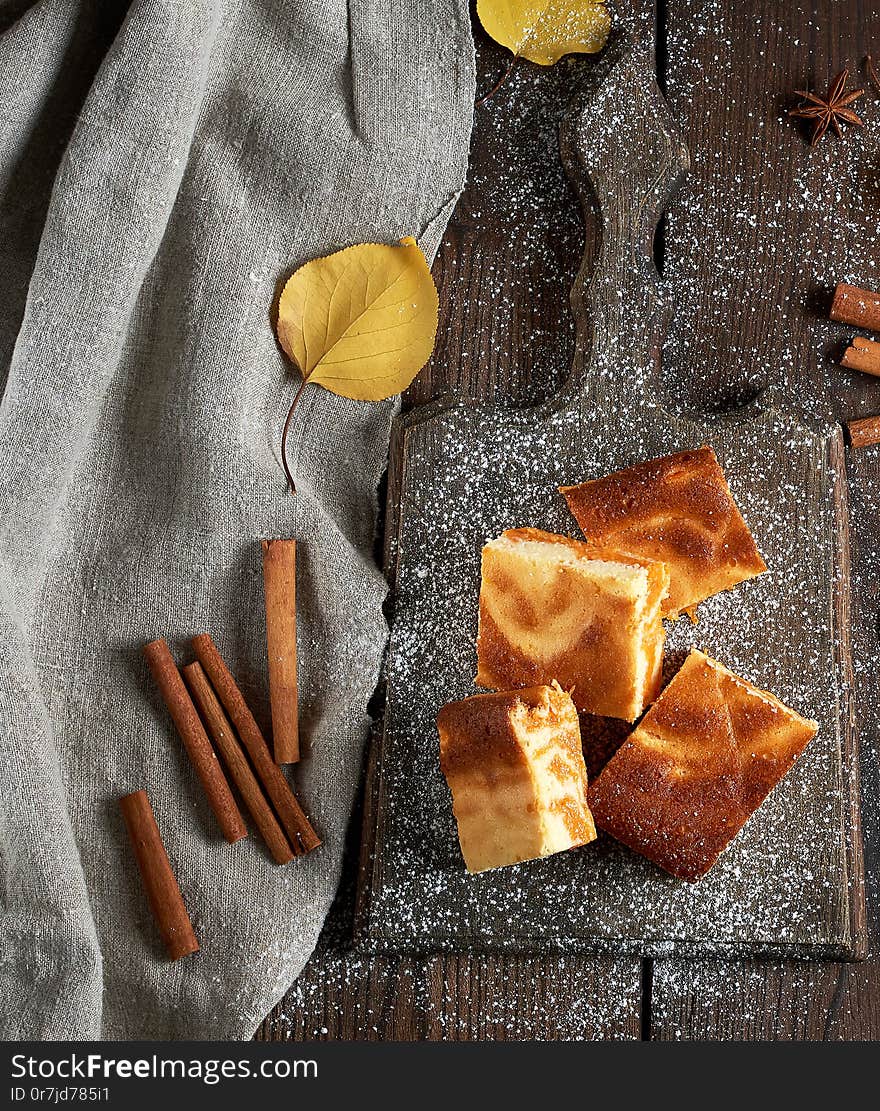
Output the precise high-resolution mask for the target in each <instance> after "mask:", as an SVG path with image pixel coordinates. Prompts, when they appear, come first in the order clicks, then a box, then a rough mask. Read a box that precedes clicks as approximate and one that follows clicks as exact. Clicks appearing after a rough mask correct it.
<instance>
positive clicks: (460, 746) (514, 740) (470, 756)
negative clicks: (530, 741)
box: [437, 684, 581, 777]
mask: <svg viewBox="0 0 880 1111" xmlns="http://www.w3.org/2000/svg"><path fill="white" fill-rule="evenodd" d="M519 707H523V708H524V709H525V710H526V711H527V712H531V713H532V714H534V715H535V716H536V717H540V718H541V719H542V722H543V724H546V725H549V726H554V725H555V726H559V725H562V724H567V725H569V726H573V727H574V734H572V733H571V732H568V733H565V734H562V733H560V736H561V737H562V738H563V743H568V744H569V746H571V745H573V744H575V742H574V741H572V740H571V737H572V736H575V737H576V738H577V741H576V747H577V752H578V754H580V751H581V750H580V735H579V724H578V716H577V711H576V710H575V708H574V705H573V704H572V701H571V698H570V697H569V696H568V695H567V694H566V693H565V691H563V690H561V689H560V688H559V686H558V685H556V684H554V685H553V686H545V685H543V684H541V685H539V686H534V687H524V688H522V689H521V690H515V691H493V692H492V693H490V694H475V695H472V696H471V697H470V698H463V699H462V700H461V701H460V702H449V703H447V705H445V706H444V707H443V708H442V709H441V711H440V713H439V714H438V715H437V729H438V731H439V733H440V766H441V768H442V769H443V774H444V775H446V776H447V777H448V776H450V775H454V774H455V773H456V771H458V770H460V769H462V768H463V769H465V770H467V771H468V772H470V770H471V768H472V767H473V765H474V764H475V763H482V764H487V763H490V762H495V763H499V764H508V765H517V764H521V763H523V762H524V756H523V751H522V746H521V744H520V741H519V737H518V735H517V732H516V730H515V728H514V726H513V723H512V715H513V714H514V712H515V711H516V710H517V708H519Z"/></svg>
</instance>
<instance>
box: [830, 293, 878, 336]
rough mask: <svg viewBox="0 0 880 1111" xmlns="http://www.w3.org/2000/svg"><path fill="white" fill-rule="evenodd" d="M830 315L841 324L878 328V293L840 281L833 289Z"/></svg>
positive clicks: (874, 329)
mask: <svg viewBox="0 0 880 1111" xmlns="http://www.w3.org/2000/svg"><path fill="white" fill-rule="evenodd" d="M830 315H831V319H832V320H839V321H840V322H841V323H842V324H853V325H855V327H857V328H870V329H871V331H877V330H880V293H872V292H871V291H870V290H868V289H859V287H858V286H855V285H847V284H846V283H845V282H841V283H840V284H839V285H838V287H837V288H836V289H835V291H834V300H833V301H832V302H831V313H830Z"/></svg>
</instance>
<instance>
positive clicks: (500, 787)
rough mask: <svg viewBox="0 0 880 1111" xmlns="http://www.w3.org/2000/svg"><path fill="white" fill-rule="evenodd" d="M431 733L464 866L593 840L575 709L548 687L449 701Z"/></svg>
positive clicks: (509, 860) (479, 867) (479, 868)
mask: <svg viewBox="0 0 880 1111" xmlns="http://www.w3.org/2000/svg"><path fill="white" fill-rule="evenodd" d="M437 730H438V732H439V734H440V764H441V767H442V769H443V774H444V775H445V776H446V780H447V782H448V784H449V789H450V791H451V792H452V807H453V811H454V813H455V818H456V821H457V822H458V839H459V843H460V845H461V851H462V855H463V856H464V860H465V864H466V865H467V869H468V871H469V872H483V871H485V870H486V869H488V868H500V867H502V866H504V865H506V864H516V863H518V862H519V861H522V860H533V859H536V858H538V857H544V856H549V855H550V854H551V853H558V852H562V851H564V850H565V849H570V848H573V847H574V846H576V845H586V844H587V843H588V842H589V841H593V840H594V839H595V837H596V827H595V826H594V824H593V819H592V816H591V814H590V811H589V808H588V807H587V798H586V794H587V769H586V767H585V766H584V757H583V753H582V751H581V734H580V727H579V724H578V715H577V710H576V709H575V706H574V703H573V702H572V700H571V698H570V697H569V696H568V695H567V694H566V693H565V691H564V690H562V688H561V687H560V686H559V684H558V683H552V684H550V685H549V686H537V687H528V688H526V689H525V690H519V691H503V692H501V693H498V694H478V695H475V696H474V697H472V698H465V699H464V700H463V701H461V702H451V703H449V705H447V706H444V707H443V709H442V710H441V711H440V714H439V715H438V718H437Z"/></svg>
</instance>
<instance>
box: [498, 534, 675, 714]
mask: <svg viewBox="0 0 880 1111" xmlns="http://www.w3.org/2000/svg"><path fill="white" fill-rule="evenodd" d="M668 583H669V576H668V574H667V571H666V568H665V567H664V565H663V564H662V563H657V562H654V561H652V560H649V559H643V558H641V557H639V556H632V555H620V554H619V553H617V552H612V551H608V550H605V549H602V548H598V547H595V546H591V545H587V544H585V543H584V542H583V541H580V540H571V539H569V538H568V537H567V536H557V535H556V534H555V533H550V532H542V531H541V530H540V529H532V528H519V529H509V530H508V531H507V532H504V533H502V534H501V536H499V537H498V538H497V539H495V540H492V541H491V542H490V543H489V544H487V545H486V546H485V547H484V548H483V560H482V581H481V585H480V626H479V633H478V635H477V662H478V669H477V677H476V681H477V684H478V685H479V686H481V687H491V688H494V689H496V690H507V689H512V688H516V687H527V686H532V685H533V684H536V683H549V682H550V681H551V680H553V679H555V680H557V681H558V682H559V683H560V684H561V685H562V686H563V687H564V688H565V689H566V690H569V691H570V692H571V697H572V699H573V700H574V704H575V706H576V707H577V708H578V709H579V710H582V711H584V712H585V713H591V714H601V715H603V716H605V717H618V718H624V719H625V720H626V721H635V719H636V718H637V717H638V716H639V714H641V713H642V711H643V710H644V708H645V706H646V705H647V704H648V703H649V702H650V701H651V699H652V698H653V697H654V696H655V694H656V693H657V691H658V690H659V684H660V673H661V667H662V658H663V640H664V632H663V622H662V621H661V619H660V604H661V601H662V599H663V596H664V594H665V593H666V589H667V586H668Z"/></svg>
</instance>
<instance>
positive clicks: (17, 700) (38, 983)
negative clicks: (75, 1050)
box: [0, 0, 474, 1039]
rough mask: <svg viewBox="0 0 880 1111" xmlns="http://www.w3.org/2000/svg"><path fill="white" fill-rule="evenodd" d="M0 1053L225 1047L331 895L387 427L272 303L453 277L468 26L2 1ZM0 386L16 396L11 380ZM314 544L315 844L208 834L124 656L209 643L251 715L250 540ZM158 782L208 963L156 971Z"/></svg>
mask: <svg viewBox="0 0 880 1111" xmlns="http://www.w3.org/2000/svg"><path fill="white" fill-rule="evenodd" d="M0 30H2V33H0V80H2V96H0V102H2V103H0V114H2V115H0V289H2V299H0V375H2V377H0V385H5V388H4V390H3V398H2V408H0V460H2V473H0V515H2V519H0V730H2V736H0V902H2V921H0V945H2V952H0V1009H2V1019H0V1036H3V1037H4V1038H6V1039H17V1038H46V1039H48V1038H97V1037H104V1038H144V1037H150V1038H184V1037H185V1038H190V1037H192V1038H240V1037H246V1036H248V1035H250V1034H251V1033H252V1032H253V1030H254V1028H255V1027H256V1026H257V1024H258V1023H259V1022H260V1020H261V1019H262V1018H263V1016H264V1015H265V1013H266V1012H267V1011H268V1010H269V1009H270V1008H271V1006H272V1005H273V1003H274V1002H275V1001H276V1000H277V999H278V998H279V997H280V996H281V995H282V994H283V993H284V991H285V989H286V988H287V987H288V986H289V985H290V983H291V981H292V980H293V979H294V978H295V976H296V975H297V973H298V972H299V970H300V968H301V967H302V965H303V964H304V962H305V961H306V959H307V957H308V955H309V953H310V951H311V950H312V948H313V945H314V943H315V941H316V938H317V935H318V933H319V931H320V928H321V924H322V921H323V918H324V915H325V913H326V910H327V908H328V905H329V903H330V901H331V898H332V896H333V894H334V890H335V887H336V884H337V880H338V873H339V867H340V856H341V851H342V845H343V838H344V834H345V829H346V824H347V822H348V819H349V814H350V808H351V804H352V800H353V797H354V794H355V790H356V786H357V779H358V774H359V770H360V764H361V755H362V746H363V742H364V739H365V736H366V732H367V727H368V717H367V713H366V707H367V702H368V699H369V698H370V695H371V693H372V692H373V690H374V687H375V684H376V680H377V673H378V670H379V667H380V662H381V656H382V651H383V646H384V642H385V635H386V629H385V623H384V620H383V615H382V610H381V606H382V601H383V597H384V594H385V587H384V582H383V578H382V575H381V574H380V571H379V569H378V568H377V566H376V565H375V562H374V559H373V557H372V545H373V539H374V530H375V519H376V494H375V491H376V485H377V481H378V479H379V477H380V475H381V473H382V470H383V467H384V464H385V459H386V453H387V443H388V433H389V424H390V420H391V418H392V415H393V411H394V403H392V402H387V403H383V404H377V405H370V404H363V403H357V402H350V401H346V400H343V399H340V398H337V397H334V396H332V395H331V394H329V393H326V392H324V391H322V390H320V389H317V388H313V389H311V390H309V391H307V396H306V398H305V400H304V403H303V404H302V406H301V408H300V409H299V412H298V417H297V419H296V421H295V424H294V427H293V429H292V433H291V438H290V445H291V457H292V460H293V468H294V471H295V474H296V477H297V481H298V490H299V493H298V496H297V497H295V498H294V497H293V496H292V495H290V494H289V493H287V492H286V490H285V484H284V480H283V476H282V472H281V469H280V466H279V454H278V438H279V430H280V428H281V425H282V422H283V419H284V416H285V414H286V410H287V406H288V404H289V401H290V398H291V396H292V390H293V388H294V387H295V384H296V381H295V377H294V372H293V371H292V370H291V368H290V366H289V365H287V364H286V362H285V360H284V358H283V357H282V355H281V354H280V352H279V350H278V348H277V347H276V343H275V339H274V335H273V330H272V326H271V316H270V310H271V306H272V303H273V299H274V297H275V294H276V288H277V284H278V282H279V280H280V279H282V278H284V277H285V276H286V275H287V274H289V273H290V271H291V270H292V269H293V268H295V267H296V266H298V265H300V264H301V263H302V262H304V261H305V260H307V259H309V258H311V257H314V256H316V255H319V254H326V253H328V252H329V251H331V250H334V249H337V248H339V247H342V246H345V245H347V244H349V243H352V242H357V241H365V240H372V239H376V240H381V241H391V242H393V241H395V240H396V239H397V238H398V237H400V236H403V235H408V234H414V235H416V236H418V237H419V241H420V243H421V245H422V247H423V249H424V250H425V252H426V253H427V255H428V256H429V258H430V257H431V256H432V255H433V253H434V252H435V251H436V248H437V246H438V243H439V239H440V236H441V235H442V232H443V229H444V227H445V223H446V220H447V219H448V217H449V214H450V212H451V210H452V207H453V206H454V204H455V201H456V198H457V195H458V193H459V192H460V190H461V188H462V185H463V181H464V176H465V171H466V162H467V151H468V141H469V136H470V127H471V117H472V106H473V98H474V64H473V47H472V43H471V38H470V25H469V18H468V8H467V3H466V2H465V0H393V2H392V0H347V2H346V0H284V2H281V0H235V2H232V0H230V2H228V3H222V2H220V0H216V2H210V0H202V2H192V0H188V2H187V3H178V2H172V0H166V2H163V0H135V2H134V3H133V4H132V5H131V6H130V8H129V10H128V12H127V14H125V13H124V11H120V12H119V13H118V14H115V13H114V9H113V6H112V5H108V4H102V3H87V2H85V0H82V2H79V3H74V2H72V0H39V2H37V3H33V4H31V5H27V4H23V3H21V2H19V3H17V4H13V5H11V6H10V5H9V4H5V5H4V4H2V3H0ZM3 378H6V381H5V384H4V383H3ZM263 536H294V537H296V538H297V540H298V542H299V545H298V557H299V558H298V595H299V596H298V603H299V629H300V640H299V652H300V672H301V701H302V709H301V728H302V736H303V741H304V743H305V746H306V755H305V758H304V760H303V761H302V763H301V765H300V766H299V767H298V768H297V770H296V772H295V781H296V788H297V790H298V792H299V794H300V797H301V799H302V800H303V803H304V805H305V806H306V807H307V809H308V811H309V812H310V813H311V815H312V817H313V820H314V824H315V826H316V828H317V829H318V830H319V831H320V833H321V835H322V836H323V838H324V842H325V843H324V845H323V846H322V848H321V849H319V850H318V851H317V852H315V853H313V854H311V855H310V856H309V857H307V858H305V859H302V860H298V861H295V862H294V863H292V864H291V865H288V866H287V867H286V868H277V867H276V866H274V865H273V864H272V862H271V860H270V858H269V857H268V855H267V853H266V851H265V849H264V847H263V846H262V844H261V842H260V840H259V837H258V835H257V834H256V832H255V831H252V833H251V836H250V837H249V838H248V840H247V841H244V842H240V843H239V844H237V845H235V846H229V845H227V844H225V842H223V841H222V840H221V839H220V837H219V834H218V830H217V826H216V822H215V821H214V819H213V816H212V815H211V813H210V811H209V809H208V807H207V805H206V803H205V800H204V798H203V796H202V794H201V790H200V788H199V786H198V783H197V781H196V779H195V776H194V774H193V771H192V769H191V767H190V766H189V764H188V762H187V759H186V757H185V755H184V753H183V750H182V746H181V744H180V742H179V740H178V739H177V737H176V734H175V733H174V732H173V727H172V725H171V723H170V719H169V718H168V715H167V714H166V712H165V710H164V708H163V706H162V705H161V702H160V701H159V699H158V697H157V694H156V692H155V691H154V689H153V687H152V684H151V681H150V679H149V675H148V673H147V670H146V667H145V665H144V663H143V661H142V658H141V654H140V651H141V646H142V644H143V643H144V642H145V641H146V640H148V639H150V638H152V637H155V636H159V635H163V636H165V637H166V638H167V639H168V640H169V643H170V644H171V646H172V649H173V650H175V651H176V652H177V654H178V659H180V660H182V659H183V658H184V657H185V656H186V640H187V638H188V637H189V636H191V635H193V634H194V633H197V632H199V631H203V630H208V631H210V632H212V633H213V635H214V638H215V640H216V641H217V643H218V646H219V647H220V650H221V651H222V652H223V653H224V655H225V657H226V659H227V661H228V663H229V664H230V666H231V668H232V669H233V671H234V672H235V674H236V675H237V676H238V677H239V680H240V683H241V685H242V687H243V689H244V691H245V693H246V695H247V696H249V698H250V700H251V703H252V705H253V708H254V710H255V712H256V714H257V717H258V719H259V720H261V721H263V722H264V723H266V722H267V719H268V713H267V684H266V674H265V661H264V654H265V648H264V635H265V634H264V616H263V608H262V607H263V598H262V579H261V562H260V558H261V557H260V547H259V539H260V538H261V537H263ZM141 787H144V788H146V789H147V790H148V791H149V794H150V796H151V798H152V800H153V805H154V808H155V811H156V815H157V818H158V821H159V824H160V828H161V830H162V832H163V835H164V838H165V843H166V847H167V849H168V853H169V856H170V858H171V860H172V863H173V864H174V866H175V868H176V871H177V874H178V877H179V880H180V883H181V888H182V891H183V895H184V898H185V900H186V902H187V904H188V906H189V908H190V911H191V914H192V917H193V921H194V925H195V928H196V932H197V934H198V936H199V938H200V940H201V944H202V948H201V952H200V953H199V954H197V955H196V956H195V957H190V958H187V959H185V960H182V961H178V962H177V963H175V964H172V963H170V962H168V961H166V960H165V958H164V955H163V952H162V948H161V943H160V942H159V940H158V936H157V933H156V930H155V927H154V925H153V923H152V920H151V918H150V916H149V912H148V910H147V907H146V903H145V900H144V896H143V892H142V890H141V888H140V885H139V881H138V877H137V874H136V871H135V867H134V863H133V859H132V854H131V851H130V848H129V845H128V843H127V840H126V837H125V833H124V829H123V825H122V821H121V818H120V815H119V810H118V805H117V800H118V798H119V796H120V795H122V794H124V793H126V792H128V791H131V790H135V789H138V788H141Z"/></svg>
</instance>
